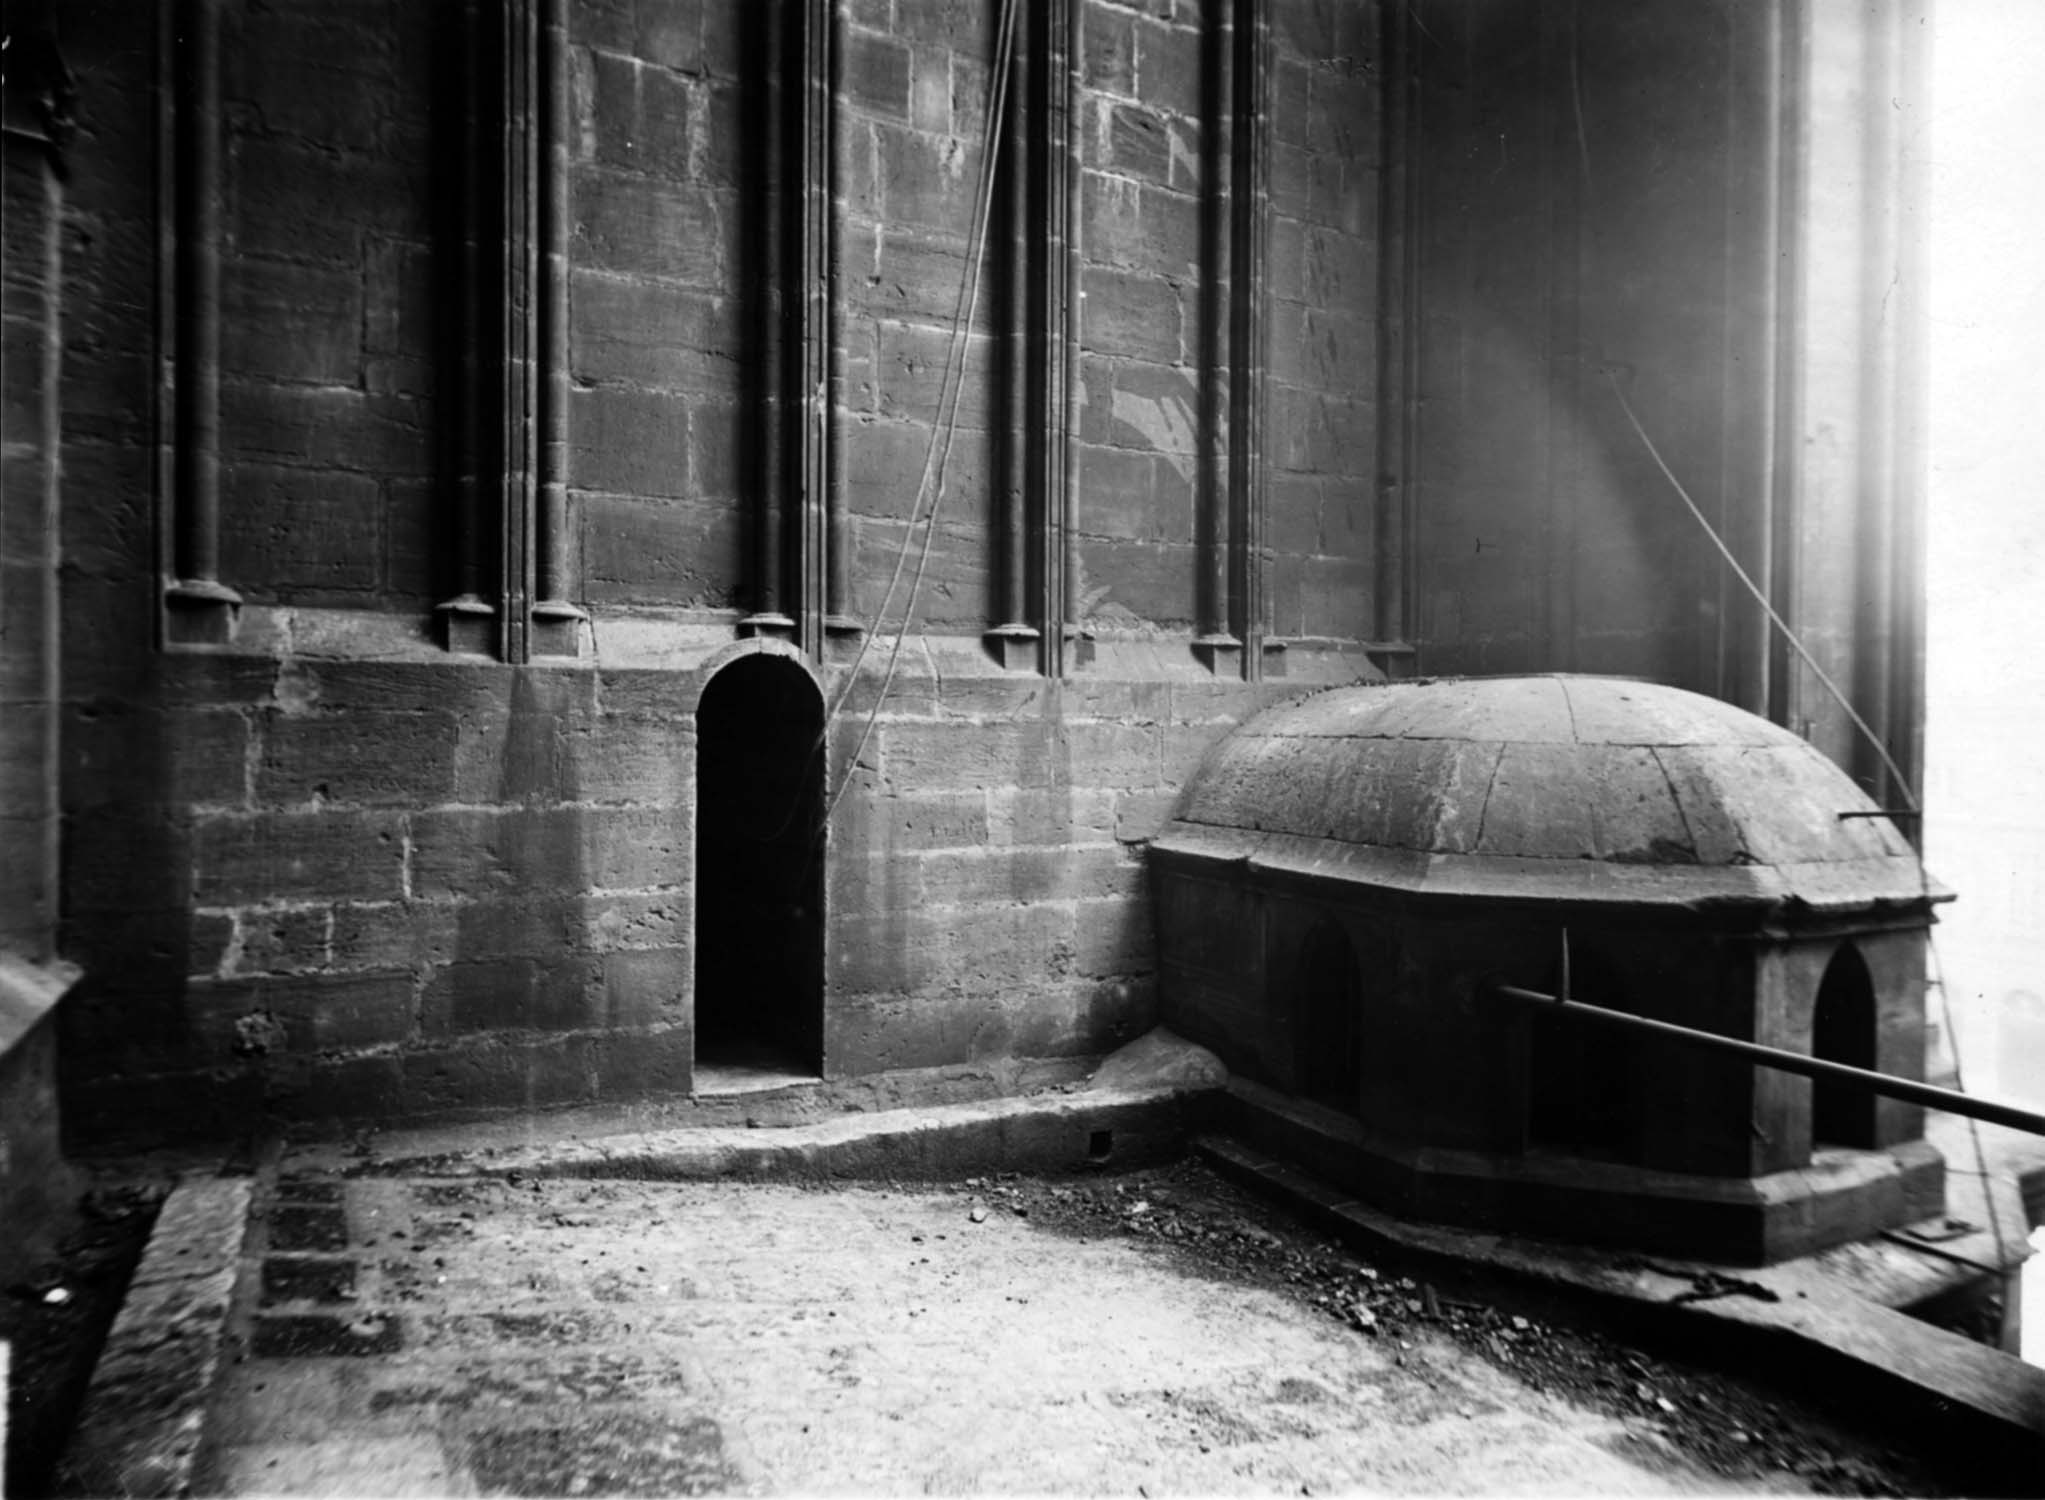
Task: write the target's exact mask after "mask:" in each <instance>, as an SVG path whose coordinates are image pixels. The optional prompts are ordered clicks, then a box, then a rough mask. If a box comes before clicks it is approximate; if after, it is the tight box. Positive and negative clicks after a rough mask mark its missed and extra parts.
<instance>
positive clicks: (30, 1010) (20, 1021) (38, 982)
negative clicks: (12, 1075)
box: [0, 953, 85, 1059]
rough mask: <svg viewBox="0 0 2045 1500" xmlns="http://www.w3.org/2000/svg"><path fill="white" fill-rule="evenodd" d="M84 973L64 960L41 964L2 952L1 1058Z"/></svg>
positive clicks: (0, 963) (0, 1002)
mask: <svg viewBox="0 0 2045 1500" xmlns="http://www.w3.org/2000/svg"><path fill="white" fill-rule="evenodd" d="M84 972H85V971H84V970H82V969H80V968H79V967H78V965H76V964H72V963H66V962H64V960H62V959H52V960H50V961H49V962H48V963H40V964H38V963H31V962H30V961H29V960H27V959H25V958H21V957H18V956H16V955H14V954H11V953H0V1059H4V1058H5V1057H6V1056H7V1055H8V1053H10V1052H12V1051H13V1050H14V1049H15V1048H16V1047H17V1046H19V1045H20V1044H21V1041H22V1039H23V1038H24V1037H26V1036H27V1035H28V1034H29V1033H30V1032H31V1031H33V1030H35V1027H36V1023H37V1022H38V1021H40V1020H42V1018H43V1017H44V1016H46V1015H48V1014H49V1012H50V1011H51V1010H52V1009H53V1008H55V1006H56V1004H57V1002H58V1001H59V1000H62V999H63V998H64V997H65V996H66V995H67V994H69V993H70V992H71V987H72V986H73V985H75V984H77V983H78V981H79V979H80V978H82V977H83V975H84Z"/></svg>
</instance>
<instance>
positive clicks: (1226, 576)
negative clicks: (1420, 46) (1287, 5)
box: [1193, 0, 1254, 677]
mask: <svg viewBox="0 0 2045 1500" xmlns="http://www.w3.org/2000/svg"><path fill="white" fill-rule="evenodd" d="M1239 9H1240V7H1239V6H1238V5H1236V4H1234V3H1232V0H1216V3H1211V4H1209V5H1208V7H1207V24H1206V26H1205V27H1204V28H1203V29H1202V34H1201V58H1200V65H1201V71H1200V96H1201V115H1202V119H1203V121H1204V126H1205V128H1204V129H1203V130H1202V131H1201V149H1200V299H1199V304H1198V305H1199V317H1200V328H1199V335H1198V337H1199V343H1198V358H1199V362H1200V410H1199V426H1200V460H1199V475H1198V479H1197V484H1198V487H1199V488H1198V491H1197V494H1198V509H1197V513H1196V516H1195V529H1194V540H1195V542H1196V543H1197V545H1198V547H1199V552H1200V573H1199V580H1198V583H1197V591H1198V592H1197V600H1196V606H1195V623H1196V625H1197V627H1198V631H1199V633H1198V634H1197V635H1196V636H1195V637H1194V640H1193V651H1194V654H1195V655H1197V656H1198V657H1199V658H1200V659H1201V660H1202V661H1203V662H1205V663H1206V664H1207V668H1208V670H1209V671H1211V672H1213V673H1214V674H1215V675H1216V676H1219V677H1235V676H1238V675H1240V674H1241V672H1242V670H1243V639H1242V637H1241V636H1240V635H1238V634H1236V632H1235V630H1234V628H1233V624H1234V621H1235V619H1236V616H1237V613H1238V610H1237V606H1236V601H1235V598H1234V589H1233V587H1232V585H1233V584H1234V582H1235V579H1234V576H1233V575H1234V571H1235V570H1234V567H1233V562H1234V558H1235V553H1236V549H1237V546H1238V540H1237V538H1236V536H1235V526H1234V522H1235V521H1236V519H1237V517H1236V514H1235V510H1236V508H1235V504H1234V498H1235V497H1234V493H1233V489H1234V484H1233V481H1234V478H1235V475H1234V469H1235V459H1234V452H1233V448H1234V440H1235V434H1234V433H1233V432H1232V431H1231V430H1230V421H1231V419H1232V418H1233V417H1234V415H1235V401H1234V398H1233V388H1234V376H1235V373H1236V370H1235V360H1236V351H1235V339H1234V337H1233V335H1234V331H1235V330H1234V327H1233V322H1234V320H1233V318H1232V316H1231V313H1232V311H1233V308H1232V306H1231V302H1232V299H1231V297H1230V294H1229V289H1230V284H1231V279H1232V276H1231V273H1232V272H1233V271H1234V269H1235V267H1233V266H1232V265H1231V264H1230V260H1231V256H1232V254H1233V252H1234V250H1235V248H1236V234H1235V219H1236V217H1237V215H1238V213H1239V212H1240V209H1239V206H1238V203H1237V199H1236V193H1235V182H1234V161H1235V155H1236V152H1235V145H1234V137H1235V131H1236V126H1237V125H1238V123H1239V122H1238V121H1237V119H1236V110H1235V100H1236V96H1237V93H1238V85H1239V82H1240V81H1239V80H1238V79H1237V78H1236V76H1235V73H1236V67H1237V61H1238V59H1237V57H1236V28H1237V24H1238V22H1239V20H1240V19H1241V17H1240V16H1239V15H1238V13H1237V12H1238V10H1239ZM1251 123H1252V128H1254V122H1251Z"/></svg>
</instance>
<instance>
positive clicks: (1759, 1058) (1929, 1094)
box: [1483, 981, 2045, 1135]
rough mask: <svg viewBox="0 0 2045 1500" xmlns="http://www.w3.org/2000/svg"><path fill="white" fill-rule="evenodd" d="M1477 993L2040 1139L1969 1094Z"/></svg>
mask: <svg viewBox="0 0 2045 1500" xmlns="http://www.w3.org/2000/svg"><path fill="white" fill-rule="evenodd" d="M1483 993H1485V994H1488V995H1493V996H1496V997H1497V998H1499V999H1502V1000H1513V1001H1517V1002H1519V1003H1520V1004H1522V1005H1525V1006H1526V1007H1528V1008H1529V1009H1539V1010H1544V1011H1547V1012H1549V1013H1551V1014H1560V1015H1566V1016H1569V1017H1571V1018H1572V1019H1575V1020H1580V1021H1589V1022H1594V1023H1596V1024H1598V1025H1601V1026H1615V1027H1618V1028H1620V1029H1621V1030H1624V1031H1634V1032H1639V1033H1642V1034H1644V1035H1648V1036H1658V1037H1664V1038H1666V1039H1667V1040H1669V1041H1672V1042H1677V1043H1680V1044H1682V1045H1684V1046H1688V1047H1695V1048H1698V1049H1700V1050H1702V1051H1706V1052H1720V1053H1724V1054H1726V1055H1727V1056H1730V1057H1741V1058H1745V1059H1746V1060H1747V1061H1749V1062H1752V1063H1757V1064H1759V1065H1760V1066H1761V1067H1764V1068H1775V1069H1778V1070H1780V1071H1781V1072H1784V1073H1801V1074H1802V1075H1803V1076H1804V1077H1806V1078H1821V1079H1826V1080H1828V1081H1830V1082H1834V1083H1845V1084H1851V1085H1854V1086H1855V1087H1858V1088H1864V1089H1866V1090H1868V1091H1869V1092H1870V1093H1875V1094H1886V1095H1887V1096H1888V1097H1889V1098H1891V1099H1903V1100H1906V1101H1908V1102H1909V1103H1911V1104H1922V1105H1924V1106H1925V1107H1926V1108H1927V1109H1942V1110H1944V1111H1946V1112H1947V1113H1948V1114H1955V1115H1966V1116H1968V1117H1970V1118H1972V1119H1976V1120H1987V1121H1989V1122H1990V1123H1991V1124H1995V1125H2007V1126H2009V1127H2010V1128H2011V1129H2013V1130H2023V1131H2028V1132H2029V1133H2030V1134H2032V1135H2045V1115H2041V1114H2037V1113H2035V1112H2033V1111H2031V1110H2028V1109H2019V1108H2017V1107H2016V1106H2015V1105H2014V1104H2004V1103H2001V1102H2000V1101H1998V1100H1995V1099H1981V1098H1977V1097H1976V1096H1974V1095H1973V1094H1961V1093H1956V1092H1954V1091H1953V1090H1952V1089H1942V1088H1939V1087H1938V1086H1937V1085H1935V1084H1929V1083H1917V1082H1915V1081H1913V1080H1911V1079H1908V1078H1895V1077H1892V1076H1890V1075H1889V1074H1887V1073H1877V1072H1874V1071H1873V1070H1871V1069H1868V1068H1856V1067H1853V1066H1852V1065H1850V1064H1848V1063H1838V1062H1832V1061H1830V1060H1829V1059H1827V1058H1822V1057H1811V1056H1809V1055H1808V1054H1806V1053H1802V1052H1786V1051H1784V1050H1783V1049H1782V1048H1780V1047H1766V1046H1763V1045H1762V1044H1761V1043H1759V1042H1743V1041H1741V1040H1739V1039H1738V1038H1737V1037H1730V1036H1720V1035H1719V1034H1718V1033H1717V1032H1715V1031H1699V1030H1697V1029H1696V1028H1695V1027H1692V1026H1678V1025H1676V1024H1675V1023H1673V1022H1670V1021H1654V1020H1650V1019H1648V1018H1647V1017H1646V1016H1635V1015H1629V1014H1627V1013H1626V1012H1625V1011H1623V1010H1609V1009H1607V1008H1606V1007H1605V1006H1602V1005H1586V1004H1585V1003H1584V1002H1583V1001H1581V1000H1566V999H1564V998H1562V997H1561V996H1559V995H1544V994H1542V993H1541V991H1539V990H1528V989H1522V988H1520V986H1518V985H1516V984H1505V983H1502V982H1498V981H1493V982H1491V983H1489V984H1487V985H1486V986H1485V987H1484V990H1483Z"/></svg>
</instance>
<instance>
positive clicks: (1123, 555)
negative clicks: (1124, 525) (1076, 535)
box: [1080, 540, 1200, 630]
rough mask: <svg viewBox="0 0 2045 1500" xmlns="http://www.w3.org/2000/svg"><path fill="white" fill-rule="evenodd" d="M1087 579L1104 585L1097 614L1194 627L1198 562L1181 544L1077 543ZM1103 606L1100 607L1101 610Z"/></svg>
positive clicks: (1157, 624) (1193, 554)
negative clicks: (1104, 582) (1097, 580)
mask: <svg viewBox="0 0 2045 1500" xmlns="http://www.w3.org/2000/svg"><path fill="white" fill-rule="evenodd" d="M1080 558H1081V560H1082V562H1083V563H1084V564H1085V566H1086V573H1087V576H1088V577H1089V578H1096V579H1102V580H1112V582H1109V583H1107V584H1106V585H1105V588H1106V592H1105V593H1103V594H1102V595H1101V600H1100V604H1099V605H1097V606H1096V609H1097V612H1098V613H1099V614H1100V616H1101V617H1103V618H1114V617H1116V616H1117V615H1119V616H1120V618H1122V619H1124V620H1130V619H1134V620H1137V621H1142V622H1145V623H1148V624H1150V625H1156V626H1165V627H1168V628H1171V629H1173V630H1189V629H1190V628H1191V627H1192V624H1193V599H1194V591H1195V587H1196V578H1197V576H1198V569H1199V566H1200V559H1199V556H1198V554H1197V552H1196V550H1195V549H1194V548H1193V547H1191V546H1188V545H1183V544H1180V543H1169V544H1168V543H1163V542H1120V541H1107V540H1089V541H1086V542H1082V543H1081V545H1080ZM1103 606H1105V607H1103Z"/></svg>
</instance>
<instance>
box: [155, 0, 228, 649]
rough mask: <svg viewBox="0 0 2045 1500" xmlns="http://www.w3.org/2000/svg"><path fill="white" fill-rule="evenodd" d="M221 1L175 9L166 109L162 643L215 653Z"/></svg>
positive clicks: (223, 590) (220, 637) (221, 625)
mask: <svg viewBox="0 0 2045 1500" xmlns="http://www.w3.org/2000/svg"><path fill="white" fill-rule="evenodd" d="M220 6H221V0H183V3H182V4H181V5H180V6H179V8H178V15H177V23H176V24H175V26H174V27H173V31H172V37H173V42H172V57H171V67H172V73H173V82H172V94H173V98H174V100H175V106H174V109H175V117H174V126H173V128H174V132H175V145H174V148H173V149H174V153H175V155H174V163H175V165H174V172H175V188H174V193H175V200H174V205H173V209H172V213H173V220H174V224H175V228H176V247H177V248H176V252H175V255H176V259H175V263H174V266H173V270H172V277H173V293H172V295H173V302H174V306H175V312H174V314H173V318H174V322H173V334H172V337H173V340H174V345H173V348H174V353H173V356H172V360H173V368H174V371H175V374H174V377H173V382H174V383H173V396H172V404H171V421H172V444H173V450H174V457H173V459H172V488H171V505H170V510H171V516H170V521H171V524H170V527H169V531H170V536H171V559H170V563H171V567H170V582H169V584H168V586H167V587H166V589H165V590H164V605H165V613H164V638H165V640H166V641H167V642H168V643H170V644H173V645H201V644H210V645H218V644H223V643H225V642H226V641H227V640H228V639H229V638H230V637H231V635H232V633H233V630H234V624H235V619H236V615H237V612H238V611H239V609H240V607H241V595H239V594H238V593H236V592H235V591H234V590H233V589H231V588H229V587H228V586H227V585H226V584H225V583H223V582H222V581H221V579H220V232H221V205H222V189H221V146H220V137H221V116H220Z"/></svg>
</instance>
